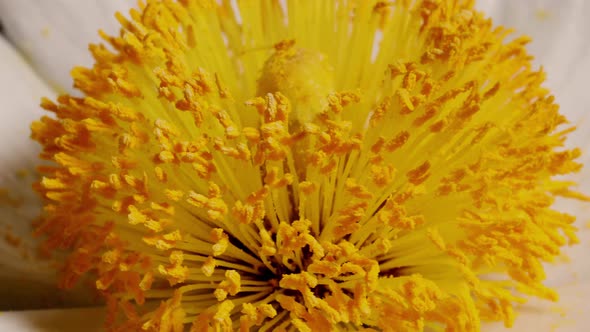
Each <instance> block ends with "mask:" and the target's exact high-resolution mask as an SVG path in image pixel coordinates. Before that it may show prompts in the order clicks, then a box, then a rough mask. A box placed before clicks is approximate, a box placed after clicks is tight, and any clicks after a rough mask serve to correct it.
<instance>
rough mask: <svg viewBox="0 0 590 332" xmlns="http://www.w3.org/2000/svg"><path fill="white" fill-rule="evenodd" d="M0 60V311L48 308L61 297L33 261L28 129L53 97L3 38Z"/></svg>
mask: <svg viewBox="0 0 590 332" xmlns="http://www.w3.org/2000/svg"><path fill="white" fill-rule="evenodd" d="M0 59H2V61H0V73H2V75H0V101H1V102H2V106H1V108H0V115H1V119H2V120H1V121H0V143H1V144H0V191H1V192H0V309H14V308H24V307H41V306H45V305H52V304H56V303H58V302H59V300H60V299H58V297H59V296H61V295H60V294H61V293H60V292H58V291H57V290H56V277H55V270H54V268H52V267H51V266H50V262H48V261H47V260H46V259H45V260H40V259H39V258H38V257H37V256H38V255H37V248H38V242H39V240H38V239H35V238H33V236H32V229H31V221H32V220H33V219H34V218H36V217H37V216H38V215H39V214H40V210H41V202H40V200H39V199H38V198H37V195H35V193H34V192H33V189H32V188H31V184H32V183H33V181H35V172H34V169H35V165H36V164H38V161H37V155H38V153H39V147H38V145H37V144H36V143H35V142H33V141H32V140H31V139H30V138H29V136H30V129H29V126H30V123H31V122H32V121H33V120H35V119H38V118H39V117H40V116H41V114H42V112H41V110H40V107H39V106H38V105H39V100H40V98H41V97H42V96H51V94H52V93H53V92H52V91H51V89H50V88H49V87H48V86H47V85H46V84H45V83H44V82H43V81H42V80H41V79H40V78H39V77H38V76H37V75H36V74H35V73H34V72H33V70H32V69H31V68H30V66H29V65H28V64H27V63H26V62H25V61H24V60H22V59H21V57H20V56H19V55H18V54H17V52H16V51H15V50H14V49H13V48H12V46H11V45H10V44H8V42H7V41H6V40H5V39H3V38H1V37H0ZM58 295H59V296H58Z"/></svg>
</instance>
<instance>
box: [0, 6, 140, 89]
mask: <svg viewBox="0 0 590 332" xmlns="http://www.w3.org/2000/svg"><path fill="white" fill-rule="evenodd" d="M136 3H137V1H136V0H84V1H80V0H51V1H47V0H18V1H15V0H0V22H2V24H3V25H4V29H5V30H6V34H7V35H8V37H9V39H10V40H11V41H12V42H13V43H14V44H16V45H17V47H18V48H19V49H20V50H21V51H22V52H23V53H24V55H25V56H26V57H27V59H28V60H29V61H30V62H31V63H32V64H33V66H34V67H35V69H36V70H37V71H38V72H39V73H40V74H41V76H42V77H43V78H44V79H45V80H46V81H47V82H48V83H49V84H51V85H52V86H54V87H56V88H57V89H58V91H59V90H67V91H71V86H72V80H71V78H70V74H69V73H70V70H71V68H72V67H73V66H76V65H84V66H89V65H91V64H92V59H91V56H90V53H89V52H88V44H89V43H91V42H93V43H96V42H98V41H99V37H98V30H99V29H103V30H105V31H106V32H108V33H110V34H116V33H117V32H118V23H117V22H116V20H115V19H114V14H115V12H116V11H122V12H123V11H124V12H126V11H127V10H128V8H130V7H132V6H133V5H135V4H136Z"/></svg>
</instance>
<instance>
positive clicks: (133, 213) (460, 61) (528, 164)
mask: <svg viewBox="0 0 590 332" xmlns="http://www.w3.org/2000/svg"><path fill="white" fill-rule="evenodd" d="M348 5H350V6H348ZM185 6H186V7H190V8H189V10H186V9H185ZM304 6H309V8H304ZM315 6H316V4H312V3H297V4H296V5H295V4H294V2H288V8H287V12H288V19H287V20H286V21H287V23H286V24H285V23H284V22H285V19H284V17H283V14H282V13H283V9H284V8H282V7H281V6H279V5H278V3H276V2H269V3H268V6H266V7H265V6H260V7H249V6H246V5H243V6H242V7H241V12H240V13H241V17H242V18H241V20H242V21H243V22H244V24H243V27H244V29H243V30H241V29H240V26H239V24H236V19H235V17H234V15H232V13H233V9H231V8H230V7H229V6H222V7H221V8H217V9H216V8H215V7H216V4H215V3H213V2H211V3H208V4H206V5H202V4H199V5H197V4H195V3H192V2H190V1H189V2H187V3H184V2H183V3H159V2H154V3H149V4H148V5H147V7H146V8H144V9H143V10H144V13H143V15H141V14H140V13H139V12H132V13H131V16H132V18H133V19H134V20H135V22H134V23H131V22H129V21H127V20H126V19H123V18H121V21H122V24H123V26H124V27H125V28H126V29H128V31H127V32H128V33H126V34H122V37H121V38H112V37H105V39H107V40H108V41H109V42H110V43H111V44H112V46H113V47H114V48H115V49H117V50H118V51H119V52H120V53H118V54H117V53H112V52H111V51H109V50H108V49H106V48H104V47H92V48H91V50H92V51H93V54H94V55H95V57H96V60H97V64H96V65H95V67H94V68H92V69H77V70H75V71H74V77H75V79H76V86H77V87H78V88H80V89H81V90H82V91H84V93H85V95H86V97H82V98H78V97H70V96H62V97H60V98H59V99H58V104H54V103H53V102H50V101H49V100H44V102H43V106H44V107H45V108H46V109H48V110H50V111H53V112H54V113H55V114H56V116H57V118H58V120H55V119H52V118H44V119H43V120H42V121H41V122H37V123H36V124H35V125H34V126H33V136H34V137H35V138H36V139H37V140H38V141H40V142H41V143H42V145H43V146H44V152H43V156H44V157H45V158H47V159H50V160H53V161H55V162H57V163H58V164H59V165H60V166H58V167H55V166H49V167H44V168H42V171H43V172H44V173H45V177H44V178H43V180H42V181H41V182H40V186H39V188H38V189H39V191H41V192H42V193H43V194H44V196H45V197H46V198H47V199H48V201H47V204H46V216H45V220H44V223H43V224H42V226H41V227H40V229H41V230H42V231H43V232H45V233H46V234H47V235H48V236H49V240H48V242H47V247H48V248H50V249H56V248H62V247H65V248H70V249H72V250H73V253H72V255H71V256H70V259H69V260H68V263H67V264H66V266H65V271H64V272H65V276H66V278H65V279H64V283H65V284H66V285H69V284H71V283H72V281H74V280H75V279H77V278H78V277H79V276H80V275H82V274H84V273H85V272H87V271H91V272H92V273H93V274H95V275H97V280H96V287H97V288H98V289H100V290H102V291H103V292H104V295H105V296H106V297H107V298H108V299H109V303H110V305H111V307H112V310H111V312H112V313H116V312H117V311H120V312H123V313H124V314H125V316H126V317H124V318H123V320H122V322H121V321H118V322H117V323H115V325H116V324H122V325H119V327H120V328H123V329H130V328H137V327H139V326H141V327H143V328H146V329H150V328H156V327H158V328H161V329H163V330H166V329H172V330H182V327H183V324H185V323H186V324H189V323H192V324H193V328H194V329H196V330H200V329H202V328H203V327H204V326H209V325H211V326H216V327H217V328H223V327H229V326H231V324H240V325H241V326H242V327H244V328H248V327H250V326H254V325H256V326H259V325H262V326H264V325H266V326H267V327H273V326H275V327H276V326H284V327H289V326H294V327H297V328H299V329H306V328H309V329H312V330H316V329H320V330H322V329H327V328H329V327H330V326H332V325H334V324H340V326H341V327H350V328H360V327H366V326H373V327H379V328H382V329H383V328H392V329H393V330H401V329H409V330H421V329H422V328H423V327H424V326H430V327H433V328H436V327H439V326H440V325H439V324H442V325H446V326H448V327H449V328H455V329H457V330H476V329H478V328H479V320H480V318H483V319H490V320H502V321H504V322H505V324H506V325H510V324H511V323H512V320H513V317H512V315H513V313H512V302H517V301H520V300H521V298H520V296H519V295H517V294H514V293H512V292H510V289H511V288H515V289H516V290H517V291H518V292H520V293H524V294H529V295H536V296H539V297H544V298H549V299H554V298H555V294H554V293H553V292H552V291H551V290H550V289H548V288H546V287H545V286H544V285H543V283H542V281H543V279H544V275H543V268H542V266H541V265H540V261H542V260H551V259H552V257H553V256H555V255H557V254H558V253H559V247H560V246H562V245H564V244H565V242H566V238H565V237H564V236H563V234H562V232H563V233H564V234H565V235H567V237H568V238H569V241H575V240H576V238H575V235H574V232H575V228H574V227H573V226H572V225H571V223H572V222H573V217H571V216H569V215H566V214H563V213H558V212H556V211H554V210H552V209H551V204H552V202H553V196H565V197H574V198H580V199H584V198H585V197H584V196H582V195H581V194H577V193H575V192H573V191H571V190H570V189H569V187H570V186H571V183H568V182H564V181H559V180H552V179H550V176H551V175H557V174H566V173H569V172H572V171H576V170H577V169H578V168H579V165H578V164H577V163H576V162H574V159H575V158H576V157H577V155H578V154H579V151H577V150H562V149H559V148H561V147H562V145H563V139H564V137H565V134H566V133H567V132H568V130H563V131H556V128H557V126H559V125H561V124H564V119H563V117H561V116H560V115H559V114H558V113H557V109H556V107H555V105H554V103H553V99H552V97H551V96H549V95H548V93H547V91H545V90H544V89H542V88H540V86H539V84H540V83H541V81H542V79H543V75H542V73H540V72H535V71H532V70H531V69H530V64H529V57H528V55H527V54H526V52H525V51H524V49H523V44H524V42H525V40H524V39H522V38H520V39H515V40H513V41H511V42H506V43H504V42H503V40H504V38H505V37H506V33H505V31H504V30H502V29H496V30H493V29H492V26H491V23H490V22H489V21H488V20H485V19H484V18H483V17H482V16H481V14H479V13H477V12H474V11H472V10H471V9H470V6H469V4H456V3H454V2H449V3H440V4H437V3H435V2H430V1H425V2H423V3H422V2H421V3H419V4H414V3H405V2H400V3H398V4H396V5H393V4H384V3H377V2H375V3H368V2H364V3H353V4H346V5H345V4H344V3H340V5H339V6H335V7H333V8H332V7H331V6H326V7H325V8H323V7H322V8H320V6H317V8H315ZM331 10H333V11H334V12H330V11H331ZM156 13H157V14H156ZM300 13H305V15H301V14H300ZM314 18H315V19H317V18H320V22H322V23H321V24H320V25H319V26H318V23H317V22H318V21H314ZM260 20H262V23H263V24H261V23H260ZM307 20H310V21H307ZM351 20H352V22H354V23H352V24H351V23H350V21H351ZM202 22H207V23H206V24H203V23H202ZM250 22H253V23H250ZM363 22H368V23H370V24H362V23H363ZM249 23H250V24H249ZM312 23H313V24H312ZM314 25H315V26H316V31H321V32H327V31H330V28H332V27H335V30H336V34H338V32H340V33H341V35H339V38H332V39H330V38H329V37H331V35H330V34H328V33H325V36H324V35H319V36H315V35H313V34H309V33H308V32H307V31H306V28H308V27H310V26H314ZM261 26H262V27H269V26H270V27H275V29H268V28H260V27H261ZM257 27H258V28H260V29H259V30H257V29H256V28H257ZM248 28H253V29H252V30H249V29H248ZM216 29H217V30H216ZM219 29H221V30H222V31H223V32H224V33H225V37H226V39H225V40H224V39H223V38H222V34H221V33H220V31H219ZM348 29H351V30H352V31H351V32H348ZM377 31H379V32H381V33H382V40H383V41H384V42H381V44H380V47H379V48H378V49H377V51H376V56H374V57H372V54H371V49H372V46H373V41H374V39H375V37H376V36H378V35H379V34H378V33H377ZM402 31H403V33H402ZM348 33H350V35H349V34H348ZM273 34H275V35H274V36H273ZM393 36H395V38H393ZM391 40H395V41H396V43H391V44H390V43H387V41H391ZM139 41H141V42H139ZM269 41H271V42H270V44H271V45H266V46H260V45H261V44H264V43H268V42H269ZM348 43H350V45H349V44H348ZM409 45H411V47H410V46H409ZM339 47H340V48H342V49H344V50H352V51H351V52H350V54H344V52H343V51H342V49H340V48H339ZM209 49H213V52H211V53H208V52H206V51H207V50H209ZM482 72H483V73H485V75H483V74H482ZM242 173H244V176H241V175H242ZM246 173H248V174H246ZM492 274H494V275H496V276H497V275H500V277H499V278H500V280H498V279H493V278H491V275H492ZM153 299H157V300H160V299H164V300H163V301H162V304H161V305H160V307H159V308H157V309H156V310H152V311H150V309H145V308H146V307H147V308H149V303H148V304H146V305H143V302H144V301H146V300H147V301H148V302H149V300H153ZM152 309H153V308H152ZM146 312H148V313H146ZM236 326H237V325H236Z"/></svg>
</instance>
